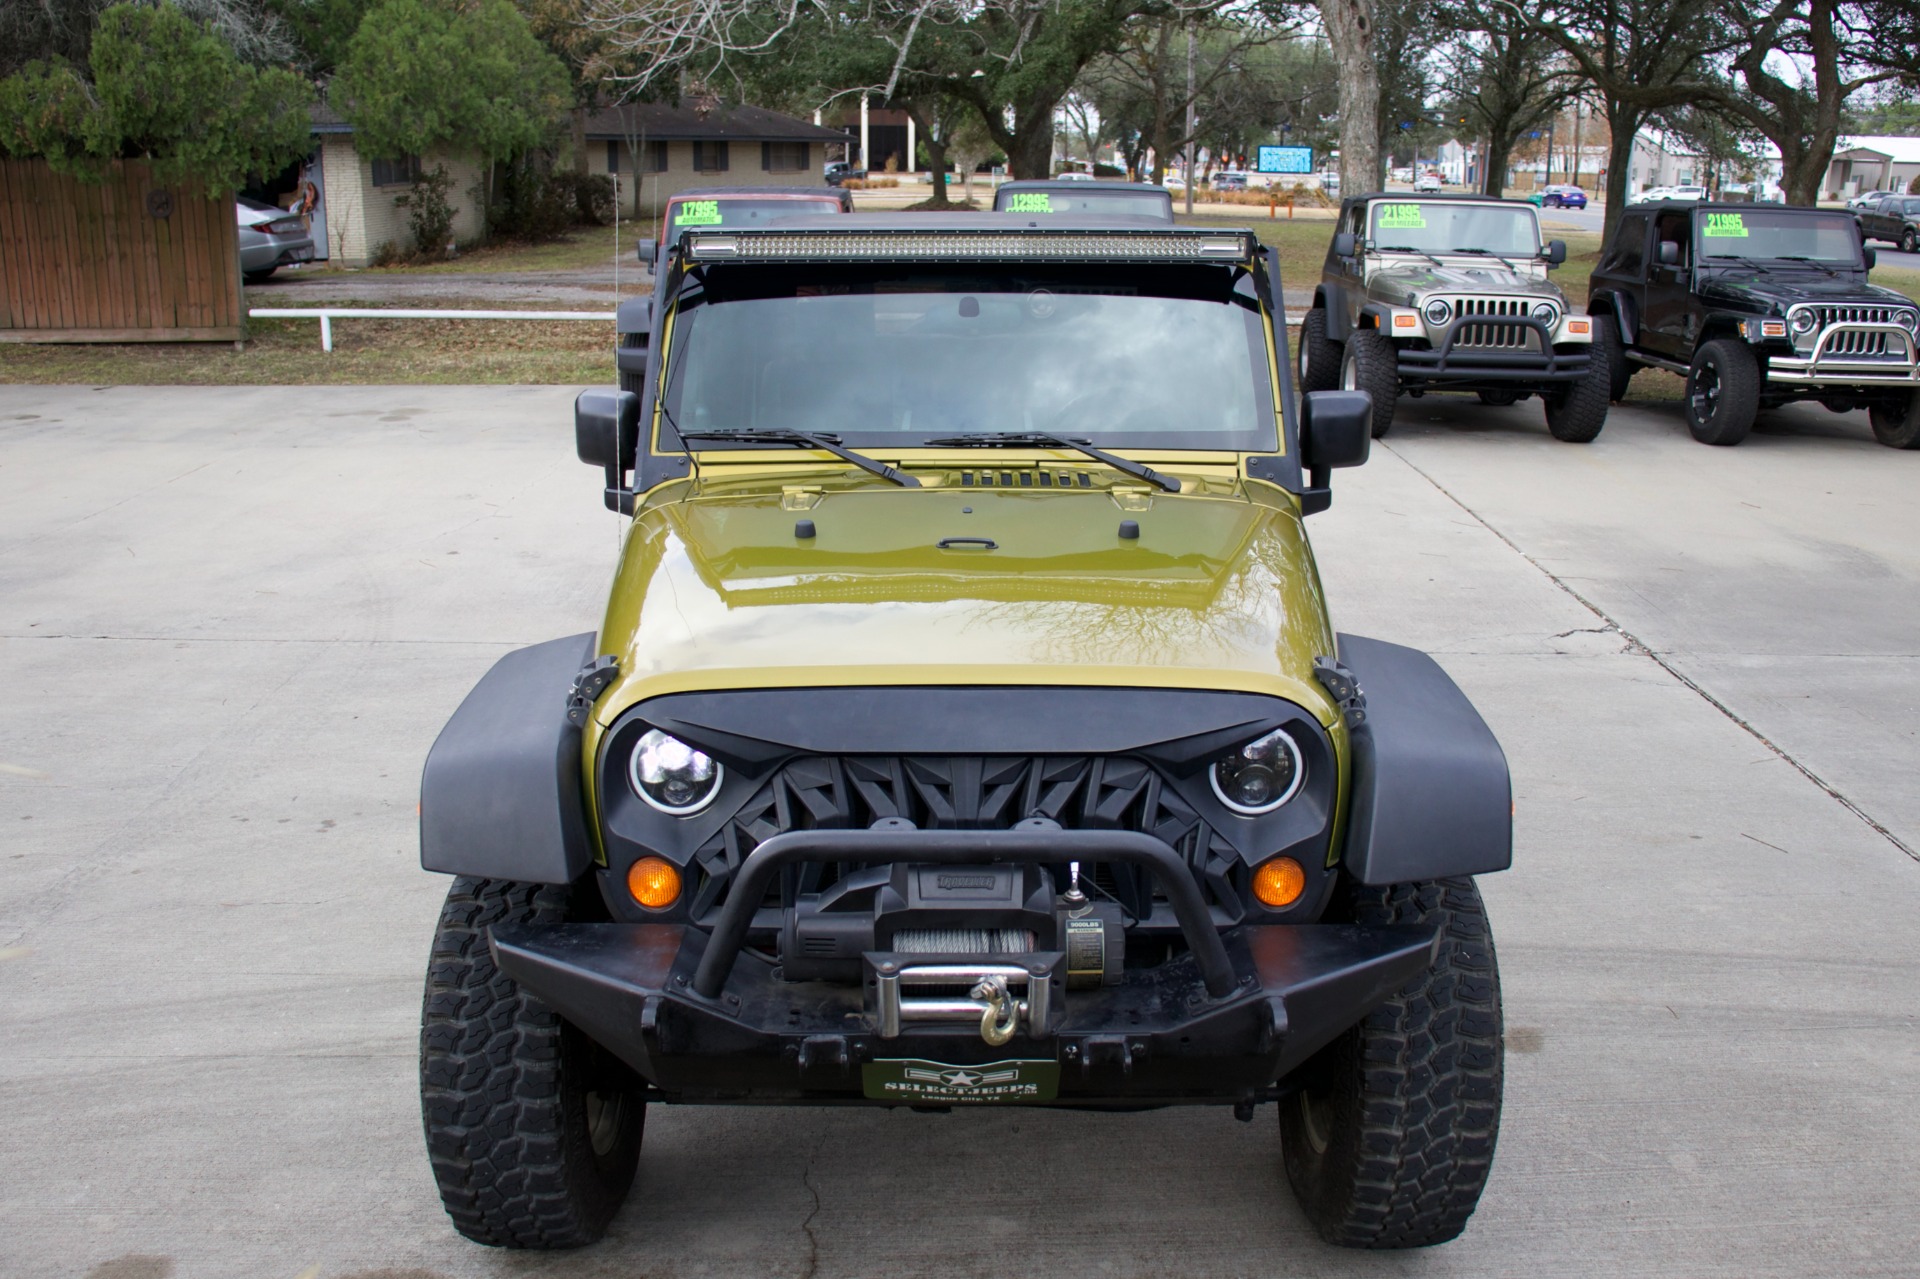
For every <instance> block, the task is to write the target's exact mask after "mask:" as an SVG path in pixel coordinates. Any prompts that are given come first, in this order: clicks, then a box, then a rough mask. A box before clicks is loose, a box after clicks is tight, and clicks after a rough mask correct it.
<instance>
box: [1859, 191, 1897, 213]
mask: <svg viewBox="0 0 1920 1279" xmlns="http://www.w3.org/2000/svg"><path fill="white" fill-rule="evenodd" d="M1899 194H1900V192H1898V191H1862V192H1861V193H1860V194H1859V195H1856V196H1854V197H1853V198H1852V199H1851V200H1848V201H1847V207H1848V208H1849V209H1852V210H1853V211H1854V212H1856V213H1858V212H1859V211H1860V210H1861V209H1863V208H1865V207H1866V206H1867V205H1869V204H1878V203H1879V202H1880V201H1881V200H1883V199H1885V198H1886V197H1887V196H1890V195H1899Z"/></svg>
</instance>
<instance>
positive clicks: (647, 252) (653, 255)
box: [634, 236, 660, 266]
mask: <svg viewBox="0 0 1920 1279" xmlns="http://www.w3.org/2000/svg"><path fill="white" fill-rule="evenodd" d="M634 256H635V257H637V258H639V259H640V260H641V261H642V262H645V263H646V264H647V265H648V266H653V265H654V264H655V263H656V262H658V261H659V259H660V246H659V244H658V243H656V242H655V241H654V239H653V237H652V236H648V237H647V238H646V239H644V240H642V241H640V247H639V248H637V249H635V250H634Z"/></svg>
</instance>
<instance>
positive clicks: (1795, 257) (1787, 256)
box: [1780, 253, 1840, 275]
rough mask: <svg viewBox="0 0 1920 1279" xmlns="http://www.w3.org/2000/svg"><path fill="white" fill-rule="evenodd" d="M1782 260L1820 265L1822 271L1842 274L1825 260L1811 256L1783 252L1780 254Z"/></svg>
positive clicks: (1829, 273) (1830, 273)
mask: <svg viewBox="0 0 1920 1279" xmlns="http://www.w3.org/2000/svg"><path fill="white" fill-rule="evenodd" d="M1780 260H1781V261H1782V262H1805V263H1807V264H1808V265H1809V266H1817V267H1819V268H1820V269H1821V270H1822V271H1825V272H1826V273H1827V274H1828V275H1839V274H1840V273H1839V272H1838V271H1836V270H1834V269H1833V268H1832V267H1830V266H1828V265H1827V264H1826V263H1825V262H1822V261H1820V260H1819V259H1817V258H1809V257H1805V256H1802V255H1800V254H1797V253H1782V254H1781V255H1780Z"/></svg>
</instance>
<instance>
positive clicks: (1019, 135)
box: [1006, 102, 1054, 178]
mask: <svg viewBox="0 0 1920 1279" xmlns="http://www.w3.org/2000/svg"><path fill="white" fill-rule="evenodd" d="M1053 106H1054V104H1053V103H1051V102H1049V103H1047V104H1046V105H1045V107H1044V108H1042V107H1041V106H1039V105H1038V104H1035V105H1034V106H1033V107H1032V108H1031V109H1030V110H1028V111H1027V112H1026V113H1024V114H1021V115H1016V116H1014V119H1013V132H1012V134H1011V136H1010V139H1009V141H1010V142H1011V144H1012V145H1010V146H1008V147H1007V148H1006V151H1007V168H1008V170H1009V172H1010V173H1011V174H1012V176H1014V177H1016V178H1050V177H1052V176H1053Z"/></svg>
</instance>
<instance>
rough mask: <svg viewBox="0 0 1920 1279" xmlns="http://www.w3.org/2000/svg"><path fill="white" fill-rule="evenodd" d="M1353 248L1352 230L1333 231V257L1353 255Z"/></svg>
mask: <svg viewBox="0 0 1920 1279" xmlns="http://www.w3.org/2000/svg"><path fill="white" fill-rule="evenodd" d="M1353 249H1354V242H1353V232H1351V231H1335V232H1334V233H1333V256H1334V257H1336V258H1350V257H1352V256H1353Z"/></svg>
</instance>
